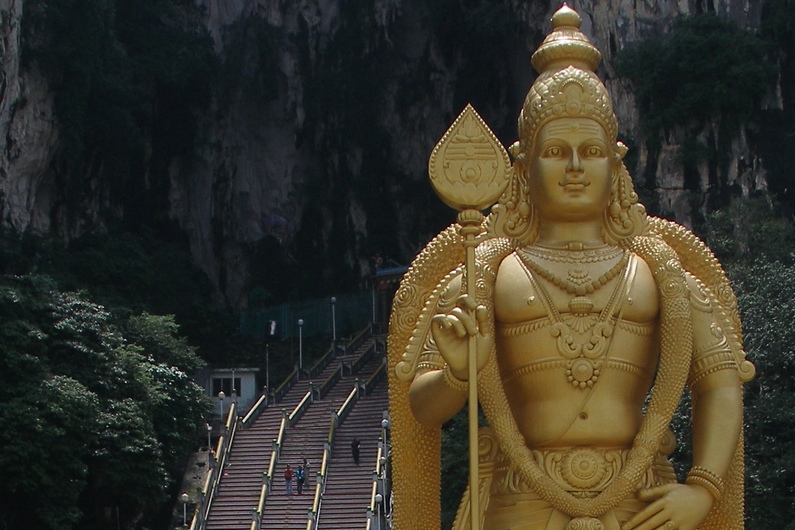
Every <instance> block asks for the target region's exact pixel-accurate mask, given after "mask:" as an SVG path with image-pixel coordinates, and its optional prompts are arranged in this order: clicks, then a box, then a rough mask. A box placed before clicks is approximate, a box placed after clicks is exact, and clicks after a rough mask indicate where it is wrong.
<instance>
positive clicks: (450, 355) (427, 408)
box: [409, 276, 491, 427]
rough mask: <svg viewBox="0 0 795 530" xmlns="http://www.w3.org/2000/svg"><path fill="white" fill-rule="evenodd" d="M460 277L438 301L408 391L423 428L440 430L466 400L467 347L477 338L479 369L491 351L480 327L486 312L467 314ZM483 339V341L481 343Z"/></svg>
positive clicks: (413, 408) (481, 310) (466, 302)
mask: <svg viewBox="0 0 795 530" xmlns="http://www.w3.org/2000/svg"><path fill="white" fill-rule="evenodd" d="M460 293H461V277H460V276H459V277H458V278H455V279H454V280H453V281H451V283H450V285H449V286H448V287H447V288H446V289H445V292H444V293H443V295H442V296H441V297H440V299H441V300H440V302H439V306H438V307H437V309H436V314H435V315H434V317H433V318H432V321H431V324H430V327H431V332H430V333H428V336H427V337H426V338H425V340H424V343H423V349H422V353H421V357H420V362H419V364H418V365H417V372H416V375H415V376H414V380H413V381H412V383H411V387H410V389H409V402H410V404H411V410H412V412H413V413H414V417H415V418H416V419H417V421H418V422H420V423H421V424H423V425H426V426H429V427H431V426H439V425H441V424H443V423H444V422H446V421H447V420H449V419H450V418H452V417H453V416H455V414H456V413H457V412H458V411H459V410H461V407H463V406H464V403H465V402H466V400H467V389H468V384H467V381H466V379H467V365H468V362H467V343H468V340H469V337H470V336H472V335H477V338H478V350H479V353H480V355H479V356H478V357H479V359H478V369H481V368H482V367H483V365H484V364H485V359H486V358H487V357H488V353H489V352H490V351H491V343H490V337H484V336H483V335H482V334H481V333H480V330H481V329H484V328H485V327H484V326H482V325H479V321H482V320H483V318H484V315H485V308H477V318H472V315H471V314H470V310H471V309H473V308H474V307H473V306H474V303H473V302H472V301H471V300H469V299H468V298H467V297H466V296H462V295H461V294H460ZM484 339H485V340H484Z"/></svg>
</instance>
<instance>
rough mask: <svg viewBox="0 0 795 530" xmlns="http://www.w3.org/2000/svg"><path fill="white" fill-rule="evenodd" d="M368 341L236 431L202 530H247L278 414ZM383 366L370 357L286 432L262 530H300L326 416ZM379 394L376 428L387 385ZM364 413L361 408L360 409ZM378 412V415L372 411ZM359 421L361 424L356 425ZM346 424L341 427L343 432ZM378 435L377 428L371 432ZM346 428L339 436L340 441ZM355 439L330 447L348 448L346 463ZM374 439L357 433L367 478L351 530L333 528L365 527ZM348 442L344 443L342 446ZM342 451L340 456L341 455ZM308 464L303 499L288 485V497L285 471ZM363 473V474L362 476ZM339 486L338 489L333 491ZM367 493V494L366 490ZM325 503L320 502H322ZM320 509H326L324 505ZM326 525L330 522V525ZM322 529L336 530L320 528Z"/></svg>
mask: <svg viewBox="0 0 795 530" xmlns="http://www.w3.org/2000/svg"><path fill="white" fill-rule="evenodd" d="M372 344H373V342H372V339H370V340H369V341H366V343H365V344H363V345H362V346H361V347H360V348H359V349H358V351H357V352H356V353H354V355H353V356H351V357H348V358H345V359H336V360H332V361H331V362H330V363H329V365H328V366H327V367H326V368H325V369H324V370H323V371H322V372H321V373H320V374H319V375H318V376H316V377H315V378H313V379H312V380H301V381H299V382H298V383H296V384H295V385H294V386H293V388H291V389H290V390H289V391H288V392H287V393H286V394H285V395H284V397H283V399H282V401H280V402H279V403H278V404H277V405H275V406H273V405H271V406H270V407H268V408H266V409H264V410H263V412H262V413H261V415H260V416H259V418H257V419H256V420H255V421H254V422H253V424H252V425H251V426H250V427H249V428H248V429H241V428H238V429H237V433H236V435H235V437H234V439H233V441H232V445H231V447H230V449H229V454H228V457H227V461H226V464H225V466H224V469H223V470H222V473H221V476H220V479H219V484H218V490H217V492H216V494H215V496H214V498H213V501H212V505H211V507H210V512H209V513H208V515H207V519H206V522H205V526H204V527H205V528H206V529H207V530H250V529H251V527H252V513H253V511H254V510H255V509H256V507H257V503H258V501H259V495H260V490H261V487H262V483H263V482H262V481H263V473H264V472H265V471H267V469H268V466H269V464H270V456H271V451H272V442H273V440H274V439H276V437H277V436H278V431H279V425H280V422H281V419H282V417H283V414H282V409H286V410H287V412H288V413H289V412H291V411H292V410H293V409H294V408H295V406H296V405H297V404H298V403H299V402H300V400H301V399H302V398H303V397H304V395H305V394H306V392H307V391H308V390H309V389H310V382H311V383H314V384H315V389H317V387H318V385H319V384H320V383H322V382H323V381H325V380H326V379H327V378H328V377H329V376H330V375H331V374H333V373H334V372H335V371H336V370H338V369H339V367H340V363H341V362H346V361H347V362H348V363H351V362H352V361H351V359H355V358H357V357H358V356H359V355H360V354H361V353H362V352H363V351H365V350H366V349H367V348H370V347H372ZM381 362H382V358H381V356H373V358H372V359H371V361H370V362H368V363H367V364H365V365H364V366H363V367H361V369H360V370H359V371H358V373H356V374H354V375H345V376H343V378H342V379H341V380H339V381H338V382H337V383H336V384H334V385H333V386H332V387H331V389H330V390H328V393H327V394H326V395H325V396H324V398H323V399H320V400H318V399H317V398H316V399H315V401H314V403H312V404H311V405H310V406H309V407H308V408H307V409H306V411H305V412H304V414H303V416H302V417H301V418H300V419H299V420H298V421H297V423H296V424H295V425H294V426H293V427H291V428H289V429H288V430H287V432H286V436H285V440H284V443H283V445H282V448H281V453H280V457H279V461H278V462H277V463H276V465H275V469H274V475H273V488H272V490H271V491H270V493H269V494H268V497H267V500H266V503H265V509H264V511H263V514H262V521H261V528H262V529H268V530H270V529H287V528H294V529H299V528H300V529H305V528H306V522H307V511H308V510H309V509H310V508H311V504H312V500H313V495H314V492H315V489H314V488H315V484H316V481H317V476H316V474H317V472H318V471H319V468H320V462H321V460H322V455H323V445H324V442H325V440H326V439H327V438H328V429H329V424H330V421H331V412H332V411H333V410H336V409H338V408H339V407H340V406H341V405H342V403H343V401H344V400H345V398H346V397H347V396H348V394H349V393H350V391H351V389H352V388H353V387H354V386H355V381H354V380H355V379H356V378H359V379H360V380H363V379H366V378H367V377H368V376H369V375H370V374H371V373H372V372H373V370H375V369H376V368H377V367H378V366H379V365H380V363H381ZM380 385H381V388H379V390H380V391H381V392H383V403H382V404H381V405H379V406H376V407H375V409H373V411H372V414H373V415H374V416H373V418H372V419H371V423H372V424H373V425H375V426H376V427H377V428H380V421H381V418H382V417H383V410H385V409H386V382H385V381H382V382H381V384H380ZM374 397H375V396H371V397H367V398H364V399H363V400H360V401H359V403H358V404H357V405H356V407H355V408H354V410H353V411H352V412H351V414H350V416H349V417H348V419H347V420H346V423H347V422H351V421H352V420H353V421H356V420H355V419H356V418H357V417H358V416H359V415H360V413H359V411H360V410H364V408H361V409H360V407H362V406H363V405H366V404H368V402H369V401H375V400H374ZM365 408H366V407H365ZM376 409H377V410H376ZM359 421H361V420H359ZM345 426H346V424H343V427H345ZM376 430H377V429H376ZM344 432H347V431H345V429H344V428H343V429H341V430H340V431H338V435H339V436H345V434H344ZM353 436H354V433H353V431H351V432H350V435H349V437H348V438H345V439H339V438H338V442H337V443H335V447H337V448H338V449H340V450H342V449H345V448H347V461H348V462H351V456H350V442H351V440H352V438H353ZM378 436H379V435H378V434H377V433H376V434H375V435H372V434H370V433H369V431H368V430H367V429H364V430H362V431H361V435H360V439H361V440H362V447H361V459H360V469H361V473H363V475H362V476H364V475H368V476H369V479H364V478H363V479H362V480H361V482H362V483H361V484H358V485H357V486H358V487H357V491H359V492H361V493H359V496H358V500H357V502H356V504H357V505H358V506H359V509H358V512H359V523H358V524H355V525H354V526H353V527H348V526H347V525H346V524H344V523H340V524H343V526H337V527H336V528H339V529H343V528H345V529H347V528H356V527H361V528H363V527H364V524H365V523H364V521H365V520H366V518H365V516H364V508H365V506H366V505H367V503H368V502H369V495H370V494H369V491H370V490H369V489H368V488H365V489H362V487H363V486H367V483H368V482H369V487H371V486H372V468H373V465H374V459H375V454H376V450H377V439H378ZM345 440H347V441H345ZM343 452H344V451H343ZM304 459H307V460H308V461H309V463H310V472H309V473H308V474H307V482H306V484H305V487H304V490H303V494H302V495H299V494H298V489H297V486H296V485H294V486H293V495H287V494H286V491H285V483H284V478H283V477H284V470H285V467H286V465H287V464H288V463H289V464H290V465H291V466H292V467H293V469H294V470H295V469H297V468H298V466H299V465H300V464H302V463H303V460H304ZM365 470H367V471H365ZM341 487H342V486H338V489H339V488H341ZM365 490H366V491H365ZM324 502H325V501H324ZM324 506H325V504H324ZM329 524H331V523H329ZM324 528H335V527H334V526H324Z"/></svg>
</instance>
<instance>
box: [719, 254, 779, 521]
mask: <svg viewBox="0 0 795 530" xmlns="http://www.w3.org/2000/svg"><path fill="white" fill-rule="evenodd" d="M731 276H732V278H733V279H734V282H735V285H736V288H737V293H738V301H739V304H740V310H741V316H742V319H743V329H744V333H745V337H744V338H745V347H746V350H747V351H748V355H749V358H750V359H751V360H752V361H753V363H754V364H755V366H756V370H757V376H756V378H755V379H754V380H753V381H751V382H750V383H748V384H747V385H746V393H745V401H746V422H745V425H746V429H745V433H746V443H745V446H746V511H747V519H748V524H747V526H746V528H748V529H749V530H757V529H758V530H762V529H767V528H791V525H792V520H793V517H795V506H793V504H792V499H793V497H794V496H795V451H793V441H794V440H795V408H793V405H792V404H793V399H794V398H795V346H793V345H795V330H793V327H792V322H793V321H795V266H794V265H793V264H792V260H790V263H789V264H785V263H782V262H777V261H773V262H765V261H757V262H754V263H752V264H749V265H745V266H738V267H734V268H733V269H732V270H731Z"/></svg>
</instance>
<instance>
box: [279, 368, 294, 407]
mask: <svg viewBox="0 0 795 530" xmlns="http://www.w3.org/2000/svg"><path fill="white" fill-rule="evenodd" d="M296 382H298V368H296V369H294V370H293V371H292V372H290V373H289V374H288V375H287V377H286V378H285V379H284V381H283V382H282V384H280V385H279V386H278V387H276V390H274V391H273V402H274V403H278V402H279V401H281V400H282V398H283V397H284V395H285V394H286V393H287V391H289V390H290V389H291V388H292V387H293V385H294V384H295V383H296Z"/></svg>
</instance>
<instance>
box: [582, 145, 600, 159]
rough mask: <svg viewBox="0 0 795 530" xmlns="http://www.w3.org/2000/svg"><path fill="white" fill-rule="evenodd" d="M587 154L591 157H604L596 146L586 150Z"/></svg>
mask: <svg viewBox="0 0 795 530" xmlns="http://www.w3.org/2000/svg"><path fill="white" fill-rule="evenodd" d="M585 154H586V155H587V156H590V157H600V156H602V149H601V148H599V147H598V146H596V145H592V146H590V147H588V148H587V149H586V150H585Z"/></svg>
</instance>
